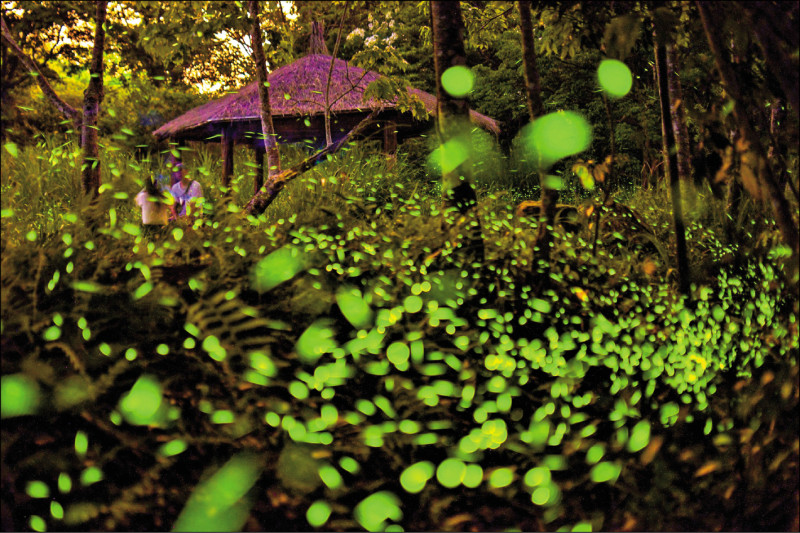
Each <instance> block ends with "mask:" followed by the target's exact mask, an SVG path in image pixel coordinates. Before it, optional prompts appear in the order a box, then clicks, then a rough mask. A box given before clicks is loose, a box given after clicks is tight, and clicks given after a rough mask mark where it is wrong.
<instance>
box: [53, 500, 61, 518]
mask: <svg viewBox="0 0 800 533" xmlns="http://www.w3.org/2000/svg"><path fill="white" fill-rule="evenodd" d="M50 515H51V516H52V517H53V518H55V519H56V520H61V519H62V518H64V507H62V506H61V504H60V503H58V502H57V501H55V500H53V501H52V502H50Z"/></svg>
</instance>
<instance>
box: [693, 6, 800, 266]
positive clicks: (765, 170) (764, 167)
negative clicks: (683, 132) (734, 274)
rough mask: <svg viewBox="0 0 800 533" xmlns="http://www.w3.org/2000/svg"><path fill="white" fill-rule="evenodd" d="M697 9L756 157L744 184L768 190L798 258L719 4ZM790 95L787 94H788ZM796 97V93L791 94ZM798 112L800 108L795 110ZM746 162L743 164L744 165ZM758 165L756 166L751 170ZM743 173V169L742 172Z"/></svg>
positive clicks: (799, 246)
mask: <svg viewBox="0 0 800 533" xmlns="http://www.w3.org/2000/svg"><path fill="white" fill-rule="evenodd" d="M696 5H697V9H698V11H699V12H700V18H701V20H702V21H703V29H704V30H705V33H706V38H707V39H708V44H709V47H710V48H711V52H712V54H713V55H714V62H715V64H716V67H717V71H718V72H719V74H720V78H721V79H722V83H723V84H724V86H725V90H726V91H727V93H728V95H729V96H730V98H731V100H733V104H734V105H733V115H734V118H735V119H736V123H737V125H738V127H739V130H740V131H741V134H742V137H743V140H744V142H745V143H746V144H747V147H748V152H751V153H752V156H753V158H754V159H755V161H753V162H751V164H750V165H748V166H749V167H750V168H751V173H752V174H753V176H754V178H755V179H754V180H745V181H744V185H745V187H746V188H747V189H748V192H750V193H751V194H753V195H754V196H759V195H760V194H761V191H762V189H763V191H764V192H765V193H766V196H767V198H768V199H769V203H770V204H771V205H772V211H773V214H774V215H775V222H776V223H777V225H778V229H779V230H780V232H781V235H782V236H783V240H784V242H785V243H786V244H787V246H789V248H790V249H791V250H792V254H793V255H794V257H795V260H797V259H800V236H799V235H798V233H797V225H796V224H795V222H794V219H793V218H792V213H791V210H790V208H789V203H788V202H787V200H786V197H785V196H784V194H783V191H781V190H780V189H779V188H778V183H777V180H776V179H775V173H774V172H773V170H772V162H771V161H769V160H768V159H767V158H766V153H765V150H764V147H763V146H762V144H761V139H759V136H758V134H757V133H756V130H755V128H754V127H753V124H752V123H751V121H750V116H749V115H748V109H747V106H746V105H745V94H744V92H743V88H744V86H743V84H742V83H741V82H740V80H739V78H738V76H737V74H736V72H735V71H734V69H733V68H732V66H731V64H730V63H729V62H728V61H726V60H725V57H724V55H723V50H724V45H723V40H722V36H721V35H720V31H719V29H718V27H717V25H716V24H715V22H714V21H715V20H716V17H719V18H720V19H722V18H724V17H721V16H720V15H721V14H720V13H719V11H718V9H719V7H718V6H712V5H709V4H708V3H706V2H699V1H698V2H696ZM789 96H790V95H787V97H789ZM791 96H794V97H796V95H791ZM795 112H797V110H795ZM743 166H744V165H743ZM752 169H755V170H752ZM743 176H744V173H743Z"/></svg>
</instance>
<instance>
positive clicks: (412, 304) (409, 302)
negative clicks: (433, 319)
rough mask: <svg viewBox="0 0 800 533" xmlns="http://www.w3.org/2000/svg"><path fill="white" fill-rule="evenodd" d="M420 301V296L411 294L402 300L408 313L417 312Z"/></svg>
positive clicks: (420, 307)
mask: <svg viewBox="0 0 800 533" xmlns="http://www.w3.org/2000/svg"><path fill="white" fill-rule="evenodd" d="M422 303H423V302H422V298H420V297H419V296H414V295H411V296H408V297H406V299H405V300H403V307H405V309H406V312H408V313H417V312H419V311H421V310H422Z"/></svg>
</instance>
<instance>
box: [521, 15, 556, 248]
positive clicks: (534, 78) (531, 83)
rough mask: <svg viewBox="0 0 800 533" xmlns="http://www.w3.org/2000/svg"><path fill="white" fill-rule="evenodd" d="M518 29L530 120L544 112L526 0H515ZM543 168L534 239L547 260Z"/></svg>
mask: <svg viewBox="0 0 800 533" xmlns="http://www.w3.org/2000/svg"><path fill="white" fill-rule="evenodd" d="M517 10H518V11H519V30H520V34H521V37H522V64H523V72H524V73H525V101H526V103H527V104H528V116H529V117H530V121H531V122H533V121H535V120H536V119H537V117H540V116H542V115H543V114H544V105H543V104H542V95H541V87H540V85H539V69H538V67H537V66H536V47H535V44H534V39H533V21H532V20H531V2H530V0H518V2H517ZM545 175H546V170H545V169H539V184H540V186H541V188H542V210H541V214H540V220H539V233H538V235H537V237H536V243H537V245H538V246H539V249H540V250H541V251H542V256H543V258H544V259H545V261H547V260H548V259H549V257H550V243H551V240H552V235H550V231H549V230H548V229H547V228H548V227H550V228H553V227H555V218H556V204H558V190H557V189H553V188H551V187H548V186H547V182H546V180H545Z"/></svg>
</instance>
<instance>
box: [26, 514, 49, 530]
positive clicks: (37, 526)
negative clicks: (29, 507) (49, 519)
mask: <svg viewBox="0 0 800 533" xmlns="http://www.w3.org/2000/svg"><path fill="white" fill-rule="evenodd" d="M29 524H30V526H31V529H32V530H34V531H47V523H46V522H45V521H44V518H42V517H41V516H39V515H33V516H32V517H31V519H30V522H29Z"/></svg>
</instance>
